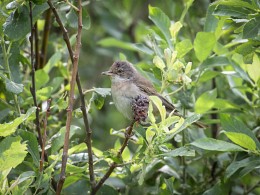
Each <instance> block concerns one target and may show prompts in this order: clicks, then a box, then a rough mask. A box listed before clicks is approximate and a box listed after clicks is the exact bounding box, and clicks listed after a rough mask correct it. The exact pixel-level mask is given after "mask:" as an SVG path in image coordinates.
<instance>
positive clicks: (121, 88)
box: [111, 78, 144, 120]
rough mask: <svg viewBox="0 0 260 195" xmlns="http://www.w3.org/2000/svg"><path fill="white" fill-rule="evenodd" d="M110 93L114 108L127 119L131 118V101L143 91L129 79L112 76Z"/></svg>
mask: <svg viewBox="0 0 260 195" xmlns="http://www.w3.org/2000/svg"><path fill="white" fill-rule="evenodd" d="M111 93H112V97H113V101H114V103H115V106H116V108H117V109H118V111H119V112H121V113H122V114H123V115H124V116H125V117H126V118H128V119H129V120H132V119H133V111H132V101H133V98H135V97H136V96H138V95H144V94H143V92H142V91H141V90H140V89H139V88H138V87H137V86H136V85H135V84H134V82H133V81H131V80H119V79H116V78H114V79H113V78H112V85H111Z"/></svg>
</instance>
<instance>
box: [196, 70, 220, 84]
mask: <svg viewBox="0 0 260 195" xmlns="http://www.w3.org/2000/svg"><path fill="white" fill-rule="evenodd" d="M218 75H220V73H219V72H217V71H212V70H206V71H205V72H203V74H202V75H201V76H200V78H199V82H206V81H208V80H211V79H213V78H215V77H216V76H218Z"/></svg>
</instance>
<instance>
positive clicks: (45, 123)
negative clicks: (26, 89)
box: [40, 99, 51, 172]
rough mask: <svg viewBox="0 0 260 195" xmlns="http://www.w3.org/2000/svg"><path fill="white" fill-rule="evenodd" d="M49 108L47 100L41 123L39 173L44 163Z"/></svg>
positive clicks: (49, 102)
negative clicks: (41, 136)
mask: <svg viewBox="0 0 260 195" xmlns="http://www.w3.org/2000/svg"><path fill="white" fill-rule="evenodd" d="M50 107H51V99H48V100H47V110H46V114H45V118H44V121H43V129H44V132H43V138H42V147H43V150H42V153H41V161H40V172H42V171H43V163H44V154H45V143H46V136H47V133H46V132H47V124H48V117H49V115H50Z"/></svg>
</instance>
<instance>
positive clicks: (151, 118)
mask: <svg viewBox="0 0 260 195" xmlns="http://www.w3.org/2000/svg"><path fill="white" fill-rule="evenodd" d="M148 118H149V120H150V121H151V123H152V124H155V122H156V120H155V117H154V115H153V104H150V103H149V107H148Z"/></svg>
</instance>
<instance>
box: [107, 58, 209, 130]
mask: <svg viewBox="0 0 260 195" xmlns="http://www.w3.org/2000/svg"><path fill="white" fill-rule="evenodd" d="M102 74H103V75H108V76H110V77H111V93H112V97H113V100H114V103H115V105H116V108H117V109H118V111H119V112H121V113H122V114H123V115H124V116H125V117H126V118H128V119H129V120H133V117H134V116H133V111H132V102H133V99H134V98H136V97H137V96H138V95H141V96H143V97H146V98H148V99H149V96H157V97H159V98H160V99H161V101H162V104H163V105H164V106H165V108H166V111H167V112H172V111H173V110H174V115H177V116H181V115H180V114H179V113H178V111H177V110H176V111H175V107H174V105H172V104H171V103H170V102H169V101H168V100H166V99H165V98H164V97H163V96H162V95H160V94H159V93H158V92H157V91H156V90H155V88H154V87H153V84H152V83H151V82H150V81H149V80H148V79H146V78H145V77H143V76H142V75H141V74H140V73H139V72H138V71H137V70H136V69H135V68H134V66H133V65H132V64H131V63H129V62H127V61H116V62H114V63H113V64H112V66H111V67H110V69H109V70H108V71H106V72H102ZM194 124H195V125H197V126H198V127H202V128H205V126H204V125H202V124H201V123H199V122H195V123H194Z"/></svg>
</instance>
